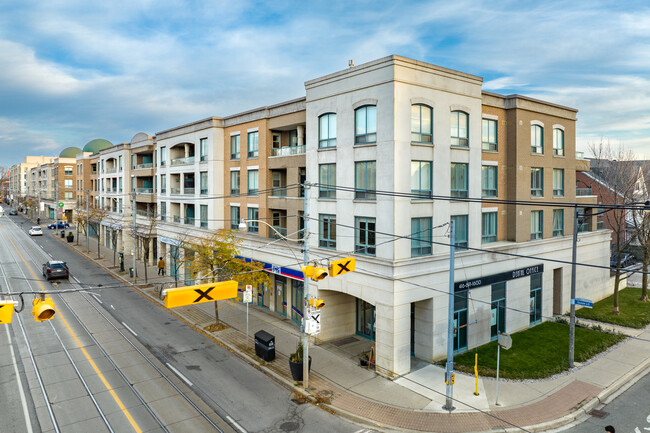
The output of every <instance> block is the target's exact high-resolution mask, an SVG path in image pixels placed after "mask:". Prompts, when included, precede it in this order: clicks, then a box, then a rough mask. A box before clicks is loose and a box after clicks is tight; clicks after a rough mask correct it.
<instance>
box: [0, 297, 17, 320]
mask: <svg viewBox="0 0 650 433" xmlns="http://www.w3.org/2000/svg"><path fill="white" fill-rule="evenodd" d="M15 304H16V303H15V302H14V301H0V323H11V320H12V319H13V317H14V305H15Z"/></svg>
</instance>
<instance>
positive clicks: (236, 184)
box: [230, 170, 241, 195]
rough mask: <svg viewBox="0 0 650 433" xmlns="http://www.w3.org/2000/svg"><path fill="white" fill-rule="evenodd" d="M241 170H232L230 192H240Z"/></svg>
mask: <svg viewBox="0 0 650 433" xmlns="http://www.w3.org/2000/svg"><path fill="white" fill-rule="evenodd" d="M240 182H241V181H240V178H239V170H237V171H231V172H230V194H231V195H237V194H239V193H240V191H241V189H240Z"/></svg>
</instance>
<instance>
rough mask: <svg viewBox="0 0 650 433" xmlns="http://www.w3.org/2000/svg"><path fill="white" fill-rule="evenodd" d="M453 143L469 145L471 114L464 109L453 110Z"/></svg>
mask: <svg viewBox="0 0 650 433" xmlns="http://www.w3.org/2000/svg"><path fill="white" fill-rule="evenodd" d="M451 145H452V146H461V147H468V146H469V115H468V114H467V113H465V112H463V111H452V112H451Z"/></svg>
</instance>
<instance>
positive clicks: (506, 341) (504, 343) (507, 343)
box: [497, 333, 512, 350]
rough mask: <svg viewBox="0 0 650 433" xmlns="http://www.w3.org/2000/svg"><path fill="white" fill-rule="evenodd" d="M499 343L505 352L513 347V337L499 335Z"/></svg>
mask: <svg viewBox="0 0 650 433" xmlns="http://www.w3.org/2000/svg"><path fill="white" fill-rule="evenodd" d="M497 343H498V344H499V346H501V347H503V348H504V349H505V350H508V349H510V348H511V347H512V337H511V336H510V335H509V334H501V333H499V335H498V337H497Z"/></svg>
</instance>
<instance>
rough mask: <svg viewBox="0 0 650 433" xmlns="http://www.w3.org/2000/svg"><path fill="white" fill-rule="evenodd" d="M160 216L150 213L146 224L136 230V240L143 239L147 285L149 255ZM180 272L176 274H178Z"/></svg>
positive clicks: (140, 225) (138, 226)
mask: <svg viewBox="0 0 650 433" xmlns="http://www.w3.org/2000/svg"><path fill="white" fill-rule="evenodd" d="M157 218H158V216H157V215H156V214H155V213H150V214H148V215H147V222H146V224H138V225H136V228H135V230H136V231H135V236H134V237H133V238H134V239H138V238H140V239H142V240H143V241H142V263H143V264H144V282H145V283H147V282H148V281H149V280H148V278H149V277H148V274H147V265H148V261H149V254H150V250H151V239H152V238H153V235H154V233H155V231H156V225H157V224H158V219H157ZM177 273H178V272H176V274H177Z"/></svg>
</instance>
